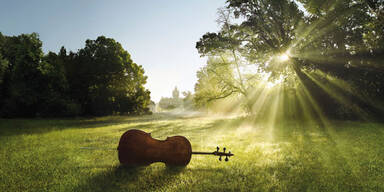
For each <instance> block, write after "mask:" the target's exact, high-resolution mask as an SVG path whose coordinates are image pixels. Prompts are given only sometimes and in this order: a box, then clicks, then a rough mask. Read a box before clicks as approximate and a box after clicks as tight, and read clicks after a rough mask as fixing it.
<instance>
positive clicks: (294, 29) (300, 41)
mask: <svg viewBox="0 0 384 192" xmlns="http://www.w3.org/2000/svg"><path fill="white" fill-rule="evenodd" d="M300 2H302V3H303V4H304V7H305V8H306V10H300V9H299V8H298V6H297V4H296V2H295V1H289V0H257V1H256V0H228V1H227V6H226V7H225V8H223V9H221V10H219V12H218V13H219V19H218V22H219V23H220V24H221V29H220V31H219V32H217V33H211V32H210V33H206V34H205V35H203V36H202V38H201V39H200V40H199V41H198V42H197V43H196V48H197V49H198V51H199V53H200V54H201V56H208V57H211V59H210V60H209V61H208V63H207V66H206V67H205V68H202V69H201V70H200V71H199V72H198V78H199V80H198V83H197V84H196V87H195V92H196V98H195V101H196V102H197V103H199V102H200V103H206V102H207V101H214V100H217V99H222V98H226V97H229V96H236V95H240V96H241V97H242V98H243V103H246V105H245V106H247V108H251V105H252V103H254V101H255V95H260V94H259V93H258V92H257V91H254V90H255V88H256V87H260V86H263V84H265V82H263V79H267V80H268V81H270V82H272V83H274V82H276V81H277V82H282V83H281V84H282V85H281V86H279V87H282V89H283V90H284V92H282V93H285V92H286V91H289V92H292V91H291V90H292V89H293V92H294V93H295V94H297V93H299V92H300V91H301V92H303V91H308V90H309V92H310V95H307V97H313V98H314V99H315V101H316V102H317V103H318V105H320V106H322V108H323V110H324V111H325V112H326V113H328V114H331V115H336V114H332V113H333V112H334V111H336V110H335V109H334V107H333V106H340V107H341V106H344V107H347V108H348V106H349V105H350V104H351V103H354V104H356V105H358V107H357V108H361V109H363V110H365V111H370V112H371V114H375V113H377V112H378V111H377V110H375V106H374V105H373V104H372V102H369V100H370V99H361V98H364V97H366V96H370V97H373V98H380V96H382V93H378V91H377V90H382V88H383V86H382V83H379V82H380V81H381V80H383V74H384V73H383V66H382V62H381V61H382V60H383V54H382V53H383V43H382V42H383V41H382V36H380V35H377V34H381V33H382V27H383V21H382V20H380V18H383V5H382V4H383V2H382V1H352V0H350V1H349V0H348V1H316V0H302V1H300ZM303 11H306V12H307V13H306V14H304V12H303ZM376 31H377V32H376ZM378 31H380V32H378ZM220 60H221V61H220ZM212 61H215V62H213V63H215V64H213V63H212ZM210 62H211V63H210ZM225 68H227V70H228V73H229V75H230V76H231V77H225V76H224V75H223V73H222V72H220V71H221V70H223V69H225ZM319 73H322V75H321V76H318V75H317V74H319ZM328 74H329V75H331V76H333V77H334V78H337V79H338V81H341V82H347V83H348V85H349V86H350V87H352V88H350V89H349V90H358V89H361V92H362V94H359V93H358V92H356V91H346V90H340V89H338V88H336V87H335V86H333V87H331V84H332V83H333V82H331V81H329V79H328V80H326V79H327V78H325V77H326V75H328ZM317 78H321V79H323V80H321V79H317ZM225 79H227V80H226V81H225ZM209 84H211V85H209ZM324 84H326V85H324ZM208 85H209V86H210V87H211V88H212V90H213V91H212V92H209V91H208V90H209V88H205V86H208ZM299 89H301V90H299ZM381 98H382V97H381ZM330 103H332V105H329V104H330ZM355 112H356V111H355Z"/></svg>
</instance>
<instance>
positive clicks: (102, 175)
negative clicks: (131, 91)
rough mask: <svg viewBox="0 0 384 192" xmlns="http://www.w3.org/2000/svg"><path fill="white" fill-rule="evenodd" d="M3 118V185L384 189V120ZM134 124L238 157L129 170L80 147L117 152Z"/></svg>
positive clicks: (108, 155) (107, 155)
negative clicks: (175, 166)
mask: <svg viewBox="0 0 384 192" xmlns="http://www.w3.org/2000/svg"><path fill="white" fill-rule="evenodd" d="M0 125H1V129H0V132H1V136H0V142H1V146H0V165H1V169H0V181H1V182H0V190H1V191H381V190H384V185H383V183H382V182H381V181H382V180H383V178H384V174H383V173H384V160H383V159H384V140H383V138H384V130H383V125H382V124H376V123H359V122H342V121H340V122H336V121H327V124H326V126H330V127H325V124H323V123H316V122H314V121H311V122H310V121H308V122H296V121H280V122H279V121H276V122H274V123H273V124H271V123H270V121H269V120H264V121H263V120H255V119H253V118H250V117H232V118H226V117H220V116H218V117H204V116H195V117H184V116H173V115H169V114H156V115H154V116H144V117H103V118H96V119H72V120H1V121H0ZM16 125H17V126H18V127H17V128H15V126H16ZM129 129H140V130H143V131H146V132H151V133H152V137H154V138H156V139H165V138H166V137H168V136H174V135H183V136H186V137H187V138H188V139H189V140H190V141H191V143H192V148H193V150H194V151H214V150H215V148H216V146H220V147H221V148H222V147H227V149H228V150H231V152H232V153H234V154H235V156H233V157H231V158H230V160H229V162H219V161H218V158H217V157H213V156H193V157H192V159H191V162H190V164H189V165H188V166H187V167H185V168H169V167H166V166H165V165H164V164H162V163H155V164H152V165H150V166H147V167H136V168H127V167H121V166H120V165H119V162H118V159H117V152H116V151H114V150H85V149H80V148H81V147H96V148H98V147H99V148H101V149H104V148H106V149H115V148H116V147H117V143H118V141H119V139H120V136H121V134H122V133H124V132H125V131H126V130H129Z"/></svg>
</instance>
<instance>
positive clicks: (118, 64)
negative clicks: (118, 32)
mask: <svg viewBox="0 0 384 192" xmlns="http://www.w3.org/2000/svg"><path fill="white" fill-rule="evenodd" d="M68 57H69V58H68V63H67V66H66V69H67V73H68V81H69V85H70V90H71V95H72V97H73V98H77V99H78V101H79V102H80V104H81V105H82V106H83V110H84V111H83V112H84V114H89V115H106V114H111V113H115V112H116V113H138V114H140V113H143V112H146V111H147V105H148V104H149V101H150V96H149V94H150V92H149V91H148V90H146V89H145V88H144V84H145V83H146V80H147V77H146V76H145V75H144V69H143V68H142V66H140V65H137V64H136V63H134V62H133V61H132V59H131V58H130V55H129V53H128V52H127V51H125V50H124V49H123V48H122V46H121V44H120V43H118V42H116V41H115V40H113V39H111V38H106V37H104V36H100V37H98V38H97V39H96V40H87V41H86V43H85V47H84V48H83V49H80V50H79V51H78V53H76V54H74V53H70V54H69V56H68Z"/></svg>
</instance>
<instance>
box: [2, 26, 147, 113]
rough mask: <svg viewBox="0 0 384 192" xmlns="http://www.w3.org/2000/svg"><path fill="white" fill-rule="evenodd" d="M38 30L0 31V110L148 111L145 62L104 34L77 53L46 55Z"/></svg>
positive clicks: (29, 111)
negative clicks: (9, 34) (16, 33)
mask: <svg viewBox="0 0 384 192" xmlns="http://www.w3.org/2000/svg"><path fill="white" fill-rule="evenodd" d="M41 46H42V42H41V41H40V40H39V38H38V35H37V34H36V33H33V34H30V35H26V34H23V35H19V36H13V37H7V36H3V35H2V34H0V79H1V80H0V89H1V96H0V97H1V102H0V111H1V116H6V117H18V116H29V117H33V116H77V115H108V114H142V113H147V112H148V108H147V105H148V104H149V101H150V92H149V91H148V90H146V89H145V88H144V84H145V83H146V79H147V77H146V76H145V75H144V69H143V68H142V66H140V65H137V64H136V63H133V61H132V60H131V59H130V55H129V54H128V52H127V51H125V50H124V49H123V48H122V46H121V45H120V43H118V42H116V41H115V40H113V39H111V38H106V37H104V36H100V37H98V38H97V39H96V40H87V41H86V46H85V48H83V49H80V50H79V51H78V52H77V53H73V52H70V53H69V54H67V51H66V50H65V48H64V47H62V48H61V50H60V52H59V53H58V54H56V53H52V52H49V53H48V54H47V55H43V52H42V50H41Z"/></svg>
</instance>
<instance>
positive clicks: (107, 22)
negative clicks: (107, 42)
mask: <svg viewBox="0 0 384 192" xmlns="http://www.w3.org/2000/svg"><path fill="white" fill-rule="evenodd" d="M224 5H225V0H161V1H160V0H66V1H60V0H33V1H32V0H24V1H22V0H1V5H0V32H2V33H3V34H5V35H19V34H21V33H32V32H37V33H39V34H40V39H41V40H42V41H43V50H44V52H46V53H47V52H48V51H53V52H58V51H59V49H60V47H61V46H65V47H66V48H67V50H72V51H77V50H78V49H80V48H82V47H84V44H85V40H86V39H96V38H97V36H100V35H104V36H107V37H111V38H114V39H115V40H117V41H118V42H120V43H121V44H122V45H123V47H124V49H126V50H127V51H128V52H129V53H130V54H131V57H132V59H133V61H134V62H136V63H137V64H139V65H142V66H143V67H144V69H145V73H146V75H147V76H148V83H147V85H146V87H147V88H148V89H149V90H150V91H151V98H152V100H154V101H155V102H158V101H159V100H160V98H161V97H162V96H165V97H170V96H171V94H172V90H173V88H174V87H175V86H177V87H178V89H179V90H181V91H186V90H189V91H193V88H194V84H195V83H196V80H197V79H196V71H197V70H198V69H199V68H200V67H202V66H203V65H204V64H205V61H206V60H205V59H204V58H200V57H199V55H198V53H197V50H196V49H195V43H196V41H198V40H199V38H200V37H201V36H202V35H203V34H204V33H206V32H214V31H217V30H218V26H217V24H216V22H215V20H216V18H217V15H216V12H217V8H219V7H222V6H224Z"/></svg>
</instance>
